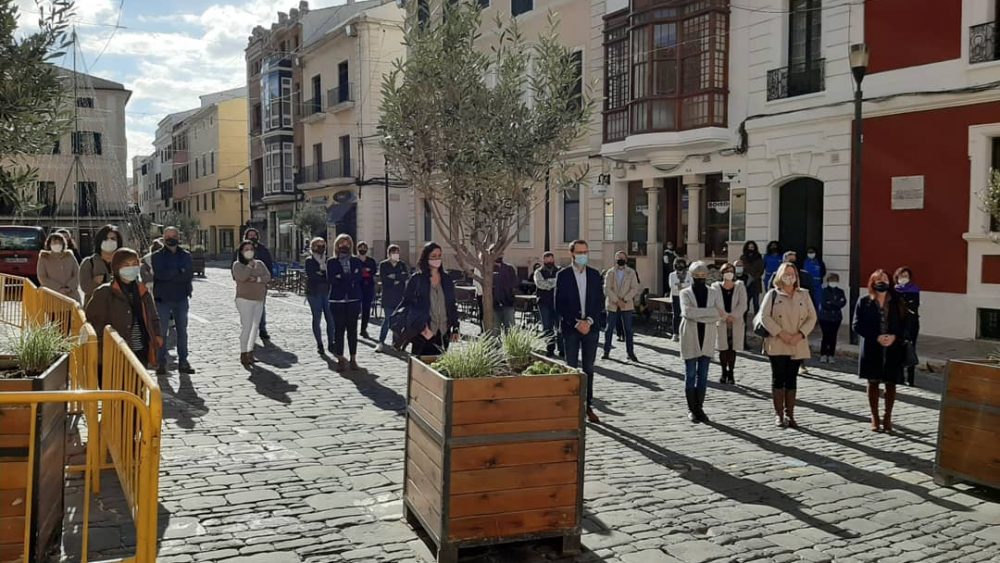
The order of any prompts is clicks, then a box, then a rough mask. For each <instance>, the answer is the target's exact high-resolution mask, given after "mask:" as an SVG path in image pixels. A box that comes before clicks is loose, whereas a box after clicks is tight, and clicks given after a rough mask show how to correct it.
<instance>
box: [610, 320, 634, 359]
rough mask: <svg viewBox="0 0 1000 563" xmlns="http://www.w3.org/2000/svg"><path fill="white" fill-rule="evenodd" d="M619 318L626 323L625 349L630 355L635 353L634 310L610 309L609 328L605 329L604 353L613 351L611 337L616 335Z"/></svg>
mask: <svg viewBox="0 0 1000 563" xmlns="http://www.w3.org/2000/svg"><path fill="white" fill-rule="evenodd" d="M619 319H621V323H622V324H624V325H625V351H626V352H628V355H629V356H634V355H635V349H634V346H633V342H632V311H608V328H607V329H606V330H605V331H604V353H605V354H610V353H611V338H612V337H613V336H614V335H615V328H616V327H618V322H619Z"/></svg>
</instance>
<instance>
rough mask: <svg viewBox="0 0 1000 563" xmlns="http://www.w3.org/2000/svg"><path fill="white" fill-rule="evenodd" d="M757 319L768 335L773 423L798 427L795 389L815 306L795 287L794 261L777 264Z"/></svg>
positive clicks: (804, 358)
mask: <svg viewBox="0 0 1000 563" xmlns="http://www.w3.org/2000/svg"><path fill="white" fill-rule="evenodd" d="M757 323H760V324H762V325H764V328H766V329H767V332H768V333H769V336H767V337H766V338H765V339H764V353H765V354H767V357H768V360H770V362H771V393H772V395H771V396H772V400H773V402H774V425H775V426H777V427H779V428H780V427H784V426H787V427H788V428H798V424H797V423H796V422H795V392H796V389H797V388H798V374H799V366H801V365H802V362H803V360H808V359H809V333H810V332H812V330H813V328H814V327H815V326H816V309H815V308H814V307H813V303H812V298H811V297H810V296H809V292H808V291H806V290H804V289H801V288H799V271H798V270H797V269H796V267H795V264H792V263H790V262H785V263H783V264H782V265H780V266H778V269H777V271H776V272H775V276H774V289H772V290H771V291H768V292H767V294H766V295H765V296H764V300H763V302H761V304H760V311H758V312H757V316H756V318H755V319H754V325H756V324H757Z"/></svg>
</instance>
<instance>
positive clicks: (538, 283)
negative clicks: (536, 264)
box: [533, 251, 563, 358]
mask: <svg viewBox="0 0 1000 563" xmlns="http://www.w3.org/2000/svg"><path fill="white" fill-rule="evenodd" d="M558 273H559V268H557V267H556V255H555V254H553V253H552V252H551V251H546V252H545V254H542V267H541V268H539V269H537V270H535V274H534V276H533V277H534V282H535V290H536V291H535V294H536V295H538V316H539V317H541V319H542V330H543V331H545V338H546V339H547V341H548V345H547V346H546V347H545V354H546V355H547V356H549V357H550V358H551V357H552V355H553V352H554V351H555V349H556V347H557V346H558V348H559V355H560V356H562V355H563V347H562V341H561V340H560V339H559V337H558V336H557V329H556V325H557V323H558V322H559V318H558V316H557V315H556V303H555V300H554V298H553V295H554V294H555V289H556V274H558Z"/></svg>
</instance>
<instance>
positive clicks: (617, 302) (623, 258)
mask: <svg viewBox="0 0 1000 563" xmlns="http://www.w3.org/2000/svg"><path fill="white" fill-rule="evenodd" d="M640 289H641V288H640V287H639V277H638V276H637V275H636V273H635V270H633V269H632V268H629V267H628V256H627V255H626V254H625V252H623V251H621V250H619V251H618V252H617V253H615V267H613V268H610V269H608V271H607V272H606V273H605V274H604V295H605V297H606V300H607V309H608V330H607V333H606V334H605V335H604V355H603V356H602V358H603V359H605V360H607V359H608V358H610V357H611V335H612V334H613V333H614V329H615V327H617V326H618V324H619V319H621V324H622V325H623V326H624V331H625V350H626V353H627V354H628V359H630V360H632V361H633V362H638V361H639V358H637V357H635V348H634V346H633V338H632V312H633V311H634V310H635V298H636V296H637V295H639V291H640Z"/></svg>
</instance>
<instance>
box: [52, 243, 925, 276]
mask: <svg viewBox="0 0 1000 563" xmlns="http://www.w3.org/2000/svg"><path fill="white" fill-rule="evenodd" d="M55 249H56V247H54V246H53V247H52V250H55ZM898 282H899V285H906V284H908V283H910V278H899V280H898Z"/></svg>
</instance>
